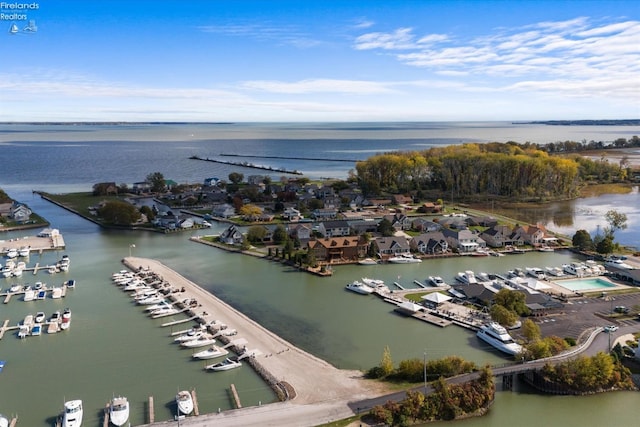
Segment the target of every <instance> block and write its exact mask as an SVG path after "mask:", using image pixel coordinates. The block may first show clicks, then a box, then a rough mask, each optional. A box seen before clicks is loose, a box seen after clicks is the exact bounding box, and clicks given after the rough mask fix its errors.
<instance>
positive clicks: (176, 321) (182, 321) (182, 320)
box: [161, 309, 198, 335]
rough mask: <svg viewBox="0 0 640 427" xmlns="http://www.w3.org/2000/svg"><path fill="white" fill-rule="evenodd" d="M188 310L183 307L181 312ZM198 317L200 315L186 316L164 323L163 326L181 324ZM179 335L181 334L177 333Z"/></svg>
mask: <svg viewBox="0 0 640 427" xmlns="http://www.w3.org/2000/svg"><path fill="white" fill-rule="evenodd" d="M186 310H188V309H182V310H181V311H180V313H182V312H183V311H186ZM197 318H198V316H191V317H188V318H186V319H181V320H174V321H173V322H167V323H163V324H162V325H161V326H163V327H166V326H174V325H179V324H181V323H187V322H191V321H192V320H195V319H197ZM185 332H186V331H185ZM172 335H173V334H172ZM177 335H179V334H177Z"/></svg>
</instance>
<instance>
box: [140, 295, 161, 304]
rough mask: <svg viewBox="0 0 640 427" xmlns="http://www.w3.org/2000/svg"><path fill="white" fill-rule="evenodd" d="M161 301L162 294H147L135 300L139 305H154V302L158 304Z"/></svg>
mask: <svg viewBox="0 0 640 427" xmlns="http://www.w3.org/2000/svg"><path fill="white" fill-rule="evenodd" d="M162 301H164V295H159V294H156V295H149V296H147V297H145V298H142V299H139V300H137V301H136V304H139V305H154V304H159V303H161V302H162Z"/></svg>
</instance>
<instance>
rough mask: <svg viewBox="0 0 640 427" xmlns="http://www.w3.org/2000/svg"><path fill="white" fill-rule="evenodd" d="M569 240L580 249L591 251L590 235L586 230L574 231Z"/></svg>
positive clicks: (591, 241)
mask: <svg viewBox="0 0 640 427" xmlns="http://www.w3.org/2000/svg"><path fill="white" fill-rule="evenodd" d="M571 242H572V243H573V246H575V247H576V248H578V249H579V250H581V251H592V250H593V247H594V245H593V240H592V239H591V235H590V234H589V232H588V231H587V230H578V231H576V234H574V235H573V238H572V239H571Z"/></svg>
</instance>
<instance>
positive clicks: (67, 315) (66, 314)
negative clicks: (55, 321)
mask: <svg viewBox="0 0 640 427" xmlns="http://www.w3.org/2000/svg"><path fill="white" fill-rule="evenodd" d="M69 326H71V310H70V309H68V308H65V309H64V311H63V312H62V320H61V322H60V329H62V330H63V331H64V330H67V329H69Z"/></svg>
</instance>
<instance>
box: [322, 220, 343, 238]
mask: <svg viewBox="0 0 640 427" xmlns="http://www.w3.org/2000/svg"><path fill="white" fill-rule="evenodd" d="M317 231H318V233H320V234H321V235H322V236H323V237H339V236H348V235H350V234H351V228H350V227H349V222H348V221H345V220H336V221H322V222H321V223H320V224H318V229H317Z"/></svg>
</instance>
